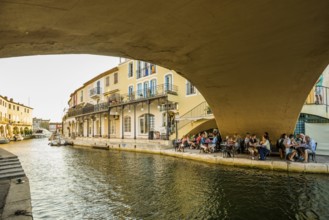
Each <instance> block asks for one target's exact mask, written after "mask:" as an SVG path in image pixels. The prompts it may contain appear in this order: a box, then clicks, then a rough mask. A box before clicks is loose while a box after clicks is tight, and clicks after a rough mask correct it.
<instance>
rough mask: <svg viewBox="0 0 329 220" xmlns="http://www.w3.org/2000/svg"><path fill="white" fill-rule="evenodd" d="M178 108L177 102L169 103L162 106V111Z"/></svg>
mask: <svg viewBox="0 0 329 220" xmlns="http://www.w3.org/2000/svg"><path fill="white" fill-rule="evenodd" d="M177 109H178V104H177V103H168V104H164V105H161V106H160V112H163V111H167V110H177Z"/></svg>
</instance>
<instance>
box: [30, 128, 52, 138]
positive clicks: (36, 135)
mask: <svg viewBox="0 0 329 220" xmlns="http://www.w3.org/2000/svg"><path fill="white" fill-rule="evenodd" d="M50 135H51V132H49V131H48V130H46V129H38V130H36V131H35V132H33V134H32V136H33V137H34V138H47V137H50Z"/></svg>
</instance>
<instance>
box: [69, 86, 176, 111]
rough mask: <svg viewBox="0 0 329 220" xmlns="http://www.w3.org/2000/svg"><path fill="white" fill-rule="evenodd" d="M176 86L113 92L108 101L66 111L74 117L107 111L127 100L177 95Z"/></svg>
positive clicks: (127, 101) (134, 100)
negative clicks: (122, 92) (125, 92)
mask: <svg viewBox="0 0 329 220" xmlns="http://www.w3.org/2000/svg"><path fill="white" fill-rule="evenodd" d="M177 91H178V87H177V86H175V85H172V84H161V85H158V86H154V87H153V88H152V87H149V88H147V89H143V90H140V91H138V90H137V92H135V91H134V92H132V93H130V94H123V95H120V94H113V95H112V96H111V97H110V98H109V100H108V102H103V103H99V104H97V105H89V106H86V107H83V108H80V109H72V108H71V109H70V110H69V111H68V113H67V116H68V117H74V116H77V115H84V114H90V113H97V112H102V111H107V110H108V108H109V107H111V106H117V105H121V104H127V103H129V102H138V101H142V100H147V99H152V98H157V97H160V96H165V95H167V94H173V95H177Z"/></svg>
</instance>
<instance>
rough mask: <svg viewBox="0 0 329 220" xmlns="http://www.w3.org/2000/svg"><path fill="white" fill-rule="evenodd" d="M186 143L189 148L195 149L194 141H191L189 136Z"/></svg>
mask: <svg viewBox="0 0 329 220" xmlns="http://www.w3.org/2000/svg"><path fill="white" fill-rule="evenodd" d="M187 145H188V146H189V147H190V149H195V148H196V145H195V143H194V142H193V141H191V139H190V138H189V136H187Z"/></svg>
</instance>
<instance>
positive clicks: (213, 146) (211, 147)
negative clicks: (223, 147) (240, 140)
mask: <svg viewBox="0 0 329 220" xmlns="http://www.w3.org/2000/svg"><path fill="white" fill-rule="evenodd" d="M217 142H218V134H217V133H214V136H213V139H212V141H211V142H210V143H209V150H210V151H211V152H215V150H216V146H217V144H218V143H217Z"/></svg>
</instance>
